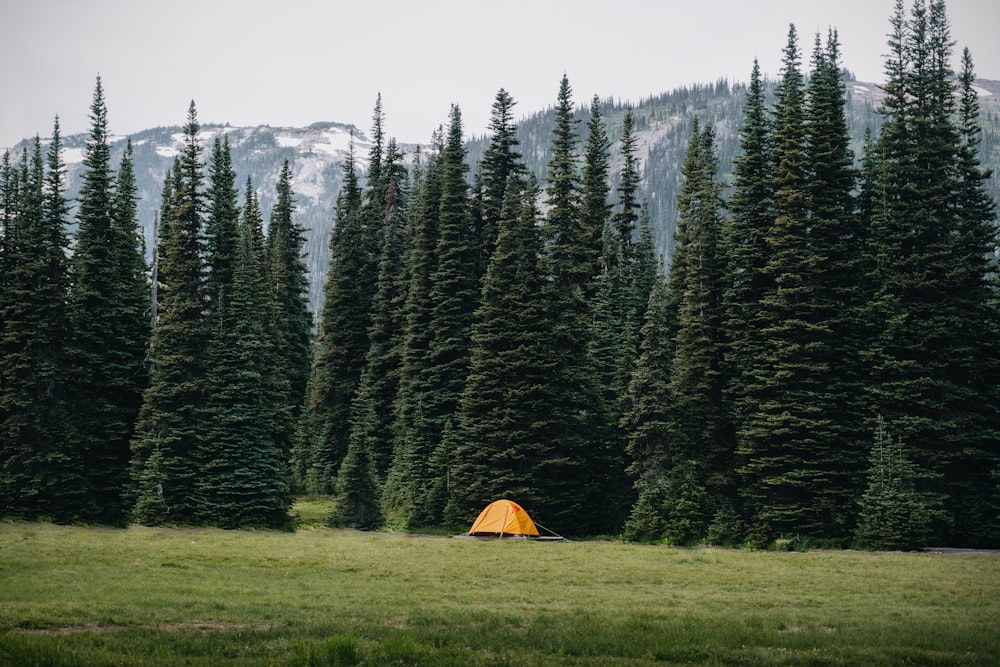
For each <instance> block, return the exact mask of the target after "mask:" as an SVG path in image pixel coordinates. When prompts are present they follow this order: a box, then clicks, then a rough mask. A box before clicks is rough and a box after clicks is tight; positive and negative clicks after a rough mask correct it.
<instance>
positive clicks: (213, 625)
mask: <svg viewBox="0 0 1000 667" xmlns="http://www.w3.org/2000/svg"><path fill="white" fill-rule="evenodd" d="M129 628H140V629H142V630H159V631H162V632H191V631H193V632H235V631H239V630H261V629H264V628H263V626H257V625H252V624H250V623H227V622H225V621H194V622H191V623H162V624H155V623H151V624H145V625H97V624H96V623H89V624H87V625H67V626H64V627H61V628H15V629H13V630H11V631H10V632H11V634H18V635H40V636H59V635H75V634H81V633H85V632H90V633H93V634H101V633H105V632H118V631H120V630H127V629H129Z"/></svg>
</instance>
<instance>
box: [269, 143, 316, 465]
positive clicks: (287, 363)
mask: <svg viewBox="0 0 1000 667" xmlns="http://www.w3.org/2000/svg"><path fill="white" fill-rule="evenodd" d="M276 190H277V201H276V202H275V205H274V208H273V209H272V211H271V222H270V225H269V226H268V233H267V254H268V270H267V275H268V278H269V280H270V285H269V291H270V292H271V294H273V297H274V303H275V316H276V317H275V322H276V324H277V332H276V336H277V346H278V347H277V357H278V369H280V373H281V374H283V375H284V382H282V383H281V384H283V385H285V386H286V387H287V391H288V394H287V396H285V398H284V400H283V401H282V402H283V403H284V404H285V405H287V406H288V407H289V419H291V420H293V421H291V422H290V423H288V424H287V425H286V426H285V428H283V429H282V430H281V432H282V437H281V442H280V445H281V448H282V451H284V452H285V453H286V454H288V453H289V452H290V451H291V445H292V437H291V434H292V433H293V432H294V420H296V419H298V416H299V414H300V412H301V410H302V405H303V401H304V400H305V392H306V385H307V383H308V381H309V364H310V359H311V344H312V324H313V322H312V315H311V314H310V312H309V301H308V290H309V279H308V277H307V272H308V269H307V268H306V264H305V261H304V259H303V249H304V247H305V231H306V230H305V229H304V228H303V227H302V225H300V224H299V223H298V222H296V220H295V195H294V193H293V192H292V170H291V167H290V166H289V164H288V161H287V160H285V162H284V164H282V166H281V172H280V173H279V175H278V185H277V188H276Z"/></svg>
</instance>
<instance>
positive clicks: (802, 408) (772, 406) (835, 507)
mask: <svg viewBox="0 0 1000 667" xmlns="http://www.w3.org/2000/svg"><path fill="white" fill-rule="evenodd" d="M783 65H784V73H783V77H782V80H781V83H780V84H779V87H778V96H777V103H776V107H775V131H774V135H773V137H774V164H775V171H774V174H775V179H774V187H775V190H774V205H775V213H776V216H775V219H774V222H773V224H772V226H771V228H770V229H769V230H768V232H767V236H766V242H767V247H768V251H769V255H770V257H769V259H768V262H767V264H766V265H765V271H766V272H767V273H768V274H769V275H770V276H772V278H773V279H774V281H775V288H774V289H773V291H771V292H769V293H767V294H765V295H764V296H763V299H762V301H761V311H760V313H759V314H760V321H759V322H760V326H761V327H762V333H763V336H764V338H763V341H762V345H761V346H760V348H759V349H758V350H757V351H756V353H755V355H754V357H755V358H753V359H752V361H751V362H750V363H751V368H752V369H753V372H754V374H755V375H754V377H753V379H751V380H750V384H749V386H748V387H747V389H746V391H747V393H748V395H749V396H751V397H752V398H751V400H752V401H753V402H754V405H753V412H752V413H750V414H749V415H747V417H746V419H745V421H744V422H743V423H742V424H741V425H740V430H739V433H738V436H739V441H740V442H739V454H740V455H741V457H742V459H743V465H742V467H741V468H740V474H741V475H742V481H743V497H744V500H745V502H746V503H747V504H748V505H749V507H750V508H751V509H752V511H753V513H754V515H755V516H754V520H755V522H756V524H757V525H758V526H759V527H762V526H768V527H770V529H771V530H772V531H775V532H776V533H785V534H799V533H801V534H805V535H812V536H823V537H834V536H837V535H842V534H843V531H844V529H845V527H844V525H843V523H844V519H843V516H842V513H843V510H844V508H843V507H842V506H841V505H839V504H838V503H837V502H836V501H834V500H830V499H829V498H826V497H824V495H825V494H826V493H827V492H828V491H830V490H831V489H832V488H833V486H832V484H831V477H832V476H834V475H835V474H836V470H835V469H834V468H833V466H832V461H831V460H830V457H831V455H832V454H833V453H834V452H835V449H836V448H837V447H840V446H841V445H842V443H841V442H840V441H839V438H840V437H842V436H841V433H840V424H839V423H838V422H837V421H836V418H835V416H834V415H828V414H826V413H824V412H823V408H825V407H826V405H827V402H832V403H834V404H835V403H836V401H837V400H838V399H837V398H836V397H831V396H830V391H829V389H828V386H829V384H830V382H831V377H832V378H837V379H839V377H840V376H839V374H838V371H837V369H836V368H835V362H836V360H835V359H832V358H831V335H832V334H831V321H830V314H829V312H826V311H824V310H823V309H824V308H831V307H839V304H831V303H830V300H828V299H827V298H826V297H825V295H824V294H823V291H824V289H825V288H826V287H828V286H827V285H824V284H823V281H824V280H832V277H831V276H828V275H825V272H828V271H829V270H830V268H829V267H828V266H827V265H825V264H824V262H825V261H827V257H828V255H827V253H830V252H831V250H832V249H831V248H830V247H829V245H828V242H826V241H825V240H824V239H816V240H814V236H815V235H816V234H817V232H819V231H821V228H822V224H820V223H821V222H823V223H825V224H836V223H837V221H831V222H826V221H817V224H816V228H815V229H814V228H812V226H811V225H812V220H811V219H810V214H811V211H810V206H811V204H812V202H811V201H810V178H811V176H812V174H811V173H810V169H811V167H812V164H811V163H810V157H811V156H810V154H809V152H808V151H809V146H808V145H807V141H808V140H809V137H808V136H807V123H806V117H807V114H808V111H809V110H808V109H807V105H806V101H805V85H804V77H803V75H802V73H801V71H800V70H799V50H798V44H797V38H796V33H795V28H794V26H792V27H791V29H790V30H789V40H788V45H787V46H786V48H785V51H784V58H783ZM834 157H835V158H837V159H839V156H834ZM838 204H839V202H838ZM838 231H839V230H838ZM813 245H815V247H813ZM832 366H833V367H832ZM838 389H839V387H838ZM821 406H822V407H821Z"/></svg>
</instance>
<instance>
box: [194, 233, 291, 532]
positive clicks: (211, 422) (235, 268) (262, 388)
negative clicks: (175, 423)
mask: <svg viewBox="0 0 1000 667" xmlns="http://www.w3.org/2000/svg"><path fill="white" fill-rule="evenodd" d="M231 250H232V254H231V255H230V259H231V264H230V265H229V267H228V268H229V271H228V275H229V282H228V284H223V285H219V288H220V292H219V293H220V294H221V295H223V296H222V298H221V299H220V301H218V302H217V303H216V308H215V317H214V318H213V323H212V336H211V341H210V342H209V345H208V348H207V350H206V353H205V354H206V357H207V365H208V370H207V373H206V379H205V385H206V399H205V408H204V418H205V424H206V426H205V431H204V437H203V439H202V443H201V451H200V457H199V458H200V460H201V461H202V462H203V463H202V466H201V468H200V471H199V475H198V483H197V489H196V492H197V514H196V515H197V517H198V519H199V520H201V521H203V522H205V523H208V524H211V525H216V526H221V527H223V528H278V527H282V526H284V525H287V523H288V508H289V505H290V503H289V496H288V492H287V491H288V489H287V485H286V482H285V479H286V471H285V465H284V464H285V455H284V452H283V451H282V449H281V446H280V444H279V443H278V442H277V441H276V438H275V433H274V429H273V419H274V409H273V407H272V401H273V400H274V395H273V392H271V391H270V389H271V387H272V383H271V381H270V380H269V375H270V374H271V373H272V372H273V369H272V367H271V364H272V363H273V361H274V355H273V352H272V350H271V349H270V348H271V346H272V345H273V343H274V341H273V340H272V338H271V336H270V335H269V332H268V329H267V325H266V324H265V317H266V315H267V299H268V294H267V291H266V290H265V289H264V284H265V283H264V276H265V275H266V274H264V273H263V272H262V270H261V265H260V258H259V255H258V253H257V249H256V248H255V243H254V230H253V228H252V226H251V225H248V224H245V223H244V224H243V225H241V226H240V228H239V236H238V238H237V244H236V245H235V246H234V247H231Z"/></svg>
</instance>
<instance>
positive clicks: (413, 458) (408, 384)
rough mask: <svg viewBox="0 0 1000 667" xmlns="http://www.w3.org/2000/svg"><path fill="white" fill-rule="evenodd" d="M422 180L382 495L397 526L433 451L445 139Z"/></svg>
mask: <svg viewBox="0 0 1000 667" xmlns="http://www.w3.org/2000/svg"><path fill="white" fill-rule="evenodd" d="M434 143H435V147H436V151H435V153H432V154H431V156H430V157H429V159H428V163H427V166H426V170H425V173H424V174H423V175H422V178H421V182H420V185H419V188H418V190H419V191H418V193H417V196H416V198H415V200H414V204H413V213H412V215H410V216H408V219H407V228H408V232H407V234H408V236H409V248H408V250H407V252H406V257H405V262H404V265H405V266H404V271H405V274H406V280H407V285H406V300H405V302H404V305H403V312H404V315H405V323H404V327H403V340H402V346H401V352H400V367H399V391H398V392H397V396H396V401H395V406H394V412H395V419H394V420H393V427H392V431H393V451H392V462H391V463H390V466H389V470H388V472H387V473H386V480H385V486H384V488H383V491H382V509H383V511H384V512H385V515H386V519H387V521H388V522H389V523H391V524H394V525H406V524H407V523H408V522H409V518H410V515H411V513H412V512H413V508H414V507H415V502H416V498H417V494H416V492H415V488H414V485H413V482H414V480H416V479H422V478H423V477H422V476H423V475H424V474H426V473H425V472H420V471H421V470H422V469H423V468H424V467H425V466H426V463H427V452H429V451H432V450H431V446H430V445H429V444H427V443H425V442H424V441H423V440H418V438H417V435H418V434H421V433H424V432H426V430H427V429H426V428H425V427H424V426H423V424H422V422H423V421H424V419H425V411H424V408H423V398H422V393H421V392H422V391H425V390H426V388H427V387H429V386H430V384H431V382H432V379H431V378H430V376H429V371H428V368H429V363H428V359H429V349H430V346H431V327H430V320H431V300H430V291H431V273H432V271H433V270H434V267H435V266H436V264H437V242H438V210H439V208H440V202H441V169H442V155H441V154H442V152H443V146H442V145H441V139H440V135H439V134H438V135H436V136H435V138H434Z"/></svg>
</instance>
